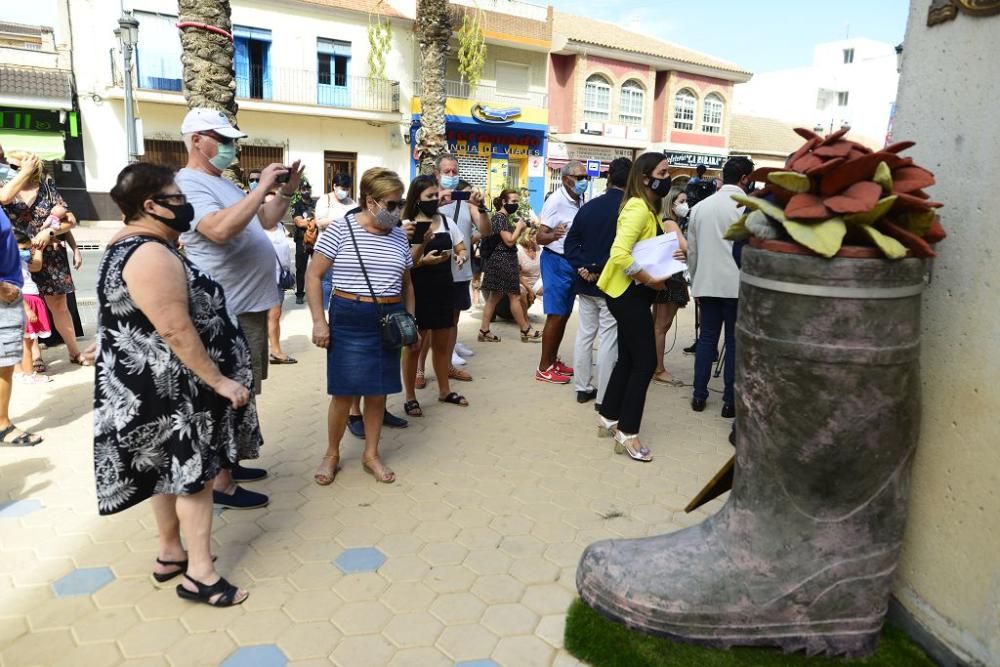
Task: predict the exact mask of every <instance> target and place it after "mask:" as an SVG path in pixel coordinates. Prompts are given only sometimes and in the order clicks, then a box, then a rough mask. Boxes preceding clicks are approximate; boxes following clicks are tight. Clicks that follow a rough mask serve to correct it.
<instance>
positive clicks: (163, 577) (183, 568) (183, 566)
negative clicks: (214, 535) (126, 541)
mask: <svg viewBox="0 0 1000 667" xmlns="http://www.w3.org/2000/svg"><path fill="white" fill-rule="evenodd" d="M217 559H218V556H212V562H213V563H214V562H215V561H216V560H217ZM156 562H157V563H159V564H160V565H163V566H166V567H170V566H171V565H174V566H176V567H178V568H180V569H178V570H176V571H174V572H166V573H163V574H161V573H159V572H153V579H156V581H157V582H158V583H161V584H163V583H166V582H168V581H170V580H171V579H173V578H174V577H176V576H178V575H181V574H184V573H185V572H187V569H188V562H187V560H160V559H159V558H157V559H156Z"/></svg>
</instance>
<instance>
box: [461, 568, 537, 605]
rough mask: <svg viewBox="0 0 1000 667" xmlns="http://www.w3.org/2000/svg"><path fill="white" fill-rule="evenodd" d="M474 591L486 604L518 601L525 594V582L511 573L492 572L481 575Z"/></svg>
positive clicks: (473, 587)
mask: <svg viewBox="0 0 1000 667" xmlns="http://www.w3.org/2000/svg"><path fill="white" fill-rule="evenodd" d="M472 593H473V594H474V595H475V596H476V597H478V598H479V599H480V600H482V601H483V602H485V603H486V604H501V603H503V602H517V601H518V600H520V599H521V595H523V594H524V584H522V583H521V582H520V581H518V580H517V579H515V578H514V577H512V576H510V575H509V574H491V575H487V576H485V577H479V579H478V580H476V583H475V584H474V585H473V586H472Z"/></svg>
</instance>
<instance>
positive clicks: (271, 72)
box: [70, 0, 414, 218]
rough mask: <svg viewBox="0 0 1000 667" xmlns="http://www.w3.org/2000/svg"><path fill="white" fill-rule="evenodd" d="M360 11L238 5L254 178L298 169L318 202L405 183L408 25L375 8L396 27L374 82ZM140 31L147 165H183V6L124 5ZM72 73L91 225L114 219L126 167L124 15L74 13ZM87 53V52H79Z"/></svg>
mask: <svg viewBox="0 0 1000 667" xmlns="http://www.w3.org/2000/svg"><path fill="white" fill-rule="evenodd" d="M368 4H371V5H373V6H374V5H375V3H374V2H371V3H365V2H360V1H356V2H355V1H352V0H342V1H340V0H324V2H322V3H318V2H315V1H308V0H284V1H282V2H277V1H267V0H264V1H261V0H257V1H253V0H234V1H233V3H232V24H233V37H234V43H235V57H234V69H235V72H236V88H237V91H236V92H237V102H238V104H239V112H238V122H239V125H240V128H241V129H242V130H243V131H244V132H246V133H247V134H248V135H249V137H248V138H247V139H246V140H244V141H243V142H241V153H240V164H241V167H242V171H243V173H244V176H245V174H246V173H247V172H248V171H249V169H250V168H255V167H261V166H264V165H266V164H269V163H271V162H283V163H286V164H287V163H290V162H291V161H293V160H296V159H300V160H302V162H303V164H304V165H305V167H306V177H307V178H308V179H309V180H310V182H311V183H313V189H314V192H317V193H319V192H325V191H327V190H328V189H329V184H330V183H331V181H332V178H333V175H334V174H336V173H337V172H341V171H346V172H348V173H350V174H351V175H352V177H353V179H354V182H355V187H356V186H357V181H358V178H359V176H360V174H361V173H362V172H364V171H365V170H366V169H368V168H370V167H373V166H386V167H389V168H391V169H394V170H396V171H398V172H399V173H400V174H401V175H404V177H405V175H406V174H407V173H408V167H409V162H408V147H407V146H406V145H405V141H404V139H407V138H408V134H407V133H408V127H409V119H408V118H407V119H406V120H405V122H404V115H403V113H402V111H403V110H408V109H409V100H410V98H411V96H412V85H413V84H412V82H413V79H414V76H413V58H412V55H411V54H412V53H413V50H414V45H413V38H412V19H411V18H408V17H406V16H404V15H402V14H400V13H399V12H397V11H396V9H395V8H394V7H393V6H392V5H390V4H387V3H386V4H382V5H381V6H380V9H379V10H378V11H379V12H380V13H381V14H382V15H383V17H384V18H385V19H386V20H388V21H390V22H391V24H392V27H393V31H392V34H393V38H392V48H391V51H390V53H389V54H388V56H387V58H386V79H379V80H375V79H369V78H368V64H367V63H368V55H369V42H368V32H367V31H368V23H369V14H368V12H367V11H365V10H366V9H367V5H368ZM126 9H128V10H131V11H132V12H133V15H134V16H135V18H136V19H137V20H138V21H139V40H138V46H137V47H136V54H135V67H134V72H133V82H134V87H135V100H136V104H135V111H136V115H137V117H138V118H139V119H141V122H140V130H139V134H140V137H141V141H140V144H141V148H142V150H143V153H144V154H143V156H142V159H145V160H149V161H154V162H160V163H164V164H169V165H173V166H180V165H181V164H183V161H184V160H185V157H186V156H185V153H184V148H183V144H182V142H181V136H180V125H181V120H182V119H183V117H184V114H185V113H186V111H187V107H186V103H185V100H184V96H183V92H182V65H181V46H180V32H179V30H178V29H177V28H176V25H175V24H176V23H177V21H178V17H177V3H176V2H175V1H173V0H129V1H128V2H127V3H126ZM70 12H71V21H72V29H73V42H74V44H75V45H77V48H75V49H74V73H75V77H76V85H77V91H78V97H79V105H80V111H81V117H82V126H83V136H84V151H85V154H86V177H87V190H88V192H89V194H90V197H91V201H92V202H93V205H94V209H95V212H96V217H101V218H112V217H117V215H116V211H115V209H114V207H113V206H112V205H111V202H110V199H109V197H108V195H107V193H108V191H109V190H110V189H111V187H112V186H113V185H114V182H115V177H116V176H117V174H118V172H119V170H121V168H122V167H123V166H124V165H125V164H126V162H127V157H128V156H127V146H126V133H125V113H124V88H123V74H122V57H121V53H120V48H119V45H118V40H117V39H116V37H115V35H114V34H113V30H114V29H115V28H116V27H117V21H118V17H119V15H120V7H119V5H118V3H114V2H107V1H106V0H75V1H74V2H73V3H70ZM81 45H86V47H82V46H81Z"/></svg>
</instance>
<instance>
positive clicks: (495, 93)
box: [413, 81, 549, 109]
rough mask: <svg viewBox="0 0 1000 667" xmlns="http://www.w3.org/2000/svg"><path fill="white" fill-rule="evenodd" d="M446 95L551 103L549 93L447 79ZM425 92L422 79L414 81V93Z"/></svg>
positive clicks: (496, 102) (489, 100)
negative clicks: (473, 84) (503, 88)
mask: <svg viewBox="0 0 1000 667" xmlns="http://www.w3.org/2000/svg"><path fill="white" fill-rule="evenodd" d="M444 87H445V95H446V96H447V97H451V98H455V99H460V100H475V101H476V102H479V103H480V104H490V105H503V106H516V107H522V106H526V107H537V108H540V109H544V108H545V107H547V106H548V104H549V96H548V94H547V93H536V92H532V91H529V90H525V91H516V92H515V91H511V90H501V89H499V88H497V87H496V86H490V85H486V84H483V83H481V84H479V85H478V86H476V87H475V88H473V87H472V86H470V85H469V83H468V82H467V81H445V82H444ZM422 93H423V86H422V85H421V82H420V81H414V82H413V94H414V95H416V96H417V97H420V95H421V94H422Z"/></svg>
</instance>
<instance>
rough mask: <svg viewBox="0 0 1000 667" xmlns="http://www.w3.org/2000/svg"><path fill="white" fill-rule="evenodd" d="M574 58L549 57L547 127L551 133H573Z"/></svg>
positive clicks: (575, 92)
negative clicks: (550, 129) (548, 126)
mask: <svg viewBox="0 0 1000 667" xmlns="http://www.w3.org/2000/svg"><path fill="white" fill-rule="evenodd" d="M575 68H576V56H560V55H555V54H553V55H552V56H550V57H549V125H550V127H551V128H552V129H553V131H558V132H572V131H573V120H574V119H573V109H574V104H575V97H576V94H577V91H576V89H575V87H574V86H575V84H576V76H575Z"/></svg>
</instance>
